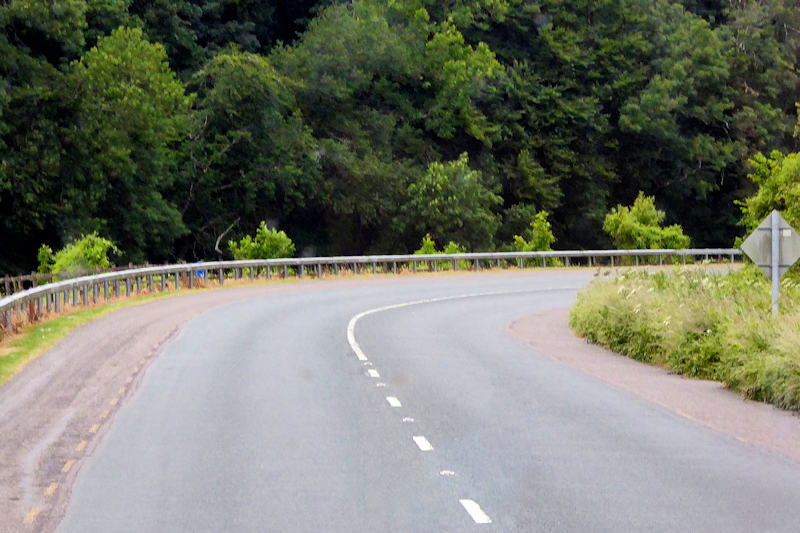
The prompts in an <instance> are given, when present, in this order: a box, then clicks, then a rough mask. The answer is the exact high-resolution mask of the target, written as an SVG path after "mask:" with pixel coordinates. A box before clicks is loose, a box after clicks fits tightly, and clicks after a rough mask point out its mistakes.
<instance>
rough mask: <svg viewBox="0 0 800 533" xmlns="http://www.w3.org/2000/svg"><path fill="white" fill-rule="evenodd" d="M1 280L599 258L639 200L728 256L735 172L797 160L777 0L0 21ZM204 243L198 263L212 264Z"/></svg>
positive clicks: (144, 10)
mask: <svg viewBox="0 0 800 533" xmlns="http://www.w3.org/2000/svg"><path fill="white" fill-rule="evenodd" d="M0 48H2V50H1V51H0V75H1V76H2V77H1V78H0V158H1V160H0V274H3V273H17V272H20V271H29V270H31V269H33V268H35V267H36V255H37V250H38V248H39V247H40V246H41V245H42V244H47V245H49V246H51V247H52V248H53V249H58V248H60V247H62V246H63V245H65V244H66V243H69V242H71V241H73V240H74V239H76V238H78V237H80V236H81V235H84V234H88V233H91V232H94V231H97V233H98V234H99V235H100V236H102V237H104V238H107V239H110V240H111V241H112V242H113V243H114V244H115V245H116V246H117V247H118V249H119V252H118V256H117V257H116V258H115V261H116V262H117V263H128V262H133V263H142V262H144V261H150V262H163V261H180V260H186V261H193V260H197V259H215V258H219V257H230V255H229V253H230V252H229V250H228V248H227V247H225V246H222V244H224V243H225V242H227V240H229V239H238V238H241V237H242V236H244V235H246V234H252V233H253V232H254V231H255V229H256V228H257V227H258V226H259V224H260V222H261V221H267V224H268V225H269V226H271V227H277V228H279V229H281V230H284V231H285V232H286V233H287V234H288V235H289V236H291V238H292V239H293V240H294V242H295V243H296V244H297V250H298V252H299V253H304V254H316V255H323V254H325V255H327V254H362V253H406V252H410V251H413V250H414V249H416V248H418V247H419V245H420V243H421V241H422V239H423V237H424V236H425V235H426V234H430V235H431V237H433V239H434V240H435V241H436V242H437V243H446V242H449V241H454V242H456V243H458V244H460V245H461V246H463V247H464V248H465V249H466V250H470V251H473V250H475V251H477V250H499V249H503V248H504V247H508V246H509V245H510V243H513V241H514V236H515V235H524V234H525V232H526V231H529V229H530V226H531V222H532V221H533V220H534V217H535V216H536V214H537V213H540V212H543V211H546V212H548V213H549V214H550V215H549V216H550V222H551V223H552V227H553V230H554V232H555V235H556V238H557V240H556V242H555V244H554V247H555V248H557V249H558V248H561V249H565V248H572V249H580V248H603V247H609V246H611V245H612V243H611V241H610V240H609V237H608V236H607V235H606V234H605V233H604V232H603V221H604V218H605V216H606V214H607V213H609V212H610V211H611V209H612V208H614V207H615V206H617V205H618V204H623V205H629V204H630V203H632V201H633V200H634V199H635V198H637V196H638V195H639V193H640V191H641V192H643V193H644V194H646V195H650V196H653V197H654V198H655V202H656V205H657V206H658V208H659V209H661V210H663V211H664V212H665V213H666V222H667V223H670V224H673V223H679V224H681V225H682V227H683V230H684V231H685V233H686V234H687V235H688V236H689V237H691V243H692V245H693V246H731V245H732V244H733V240H734V238H735V237H736V236H738V235H741V234H742V232H743V228H742V227H741V226H739V219H740V217H741V211H740V207H739V205H737V203H736V202H737V200H743V199H744V198H745V197H747V196H750V195H752V193H753V192H754V185H753V184H752V182H751V181H750V180H749V179H748V172H751V170H750V169H749V167H748V161H749V160H750V159H751V158H752V157H753V156H754V155H755V154H757V153H758V152H762V153H765V154H769V153H770V152H772V151H773V150H779V151H781V152H784V153H788V152H794V151H797V148H798V140H797V139H796V138H795V135H794V130H795V127H796V123H797V110H796V104H795V103H796V101H798V100H800V96H799V95H798V84H800V79H799V78H798V73H797V62H798V52H800V8H799V7H798V4H797V2H791V1H789V0H683V1H679V0H570V1H566V0H448V1H441V0H439V1H433V0H351V1H346V2H336V1H334V2H331V1H330V0H328V1H320V0H295V1H289V0H6V1H4V2H2V3H0ZM221 243H222V244H221Z"/></svg>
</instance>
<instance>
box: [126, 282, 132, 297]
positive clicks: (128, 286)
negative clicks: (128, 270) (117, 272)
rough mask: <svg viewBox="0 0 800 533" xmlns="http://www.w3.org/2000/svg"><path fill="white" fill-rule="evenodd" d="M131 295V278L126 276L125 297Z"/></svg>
mask: <svg viewBox="0 0 800 533" xmlns="http://www.w3.org/2000/svg"><path fill="white" fill-rule="evenodd" d="M130 297H131V278H125V298H130Z"/></svg>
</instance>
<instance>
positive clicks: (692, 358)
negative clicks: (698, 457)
mask: <svg viewBox="0 0 800 533" xmlns="http://www.w3.org/2000/svg"><path fill="white" fill-rule="evenodd" d="M770 294H771V293H770V284H769V281H768V280H767V279H766V278H765V277H764V276H763V275H762V274H761V273H760V272H759V271H758V270H757V269H756V268H755V267H752V266H750V267H745V268H742V269H741V270H738V271H735V272H730V273H729V274H727V275H714V274H709V273H707V272H702V271H697V270H681V271H676V272H674V273H665V272H658V273H655V274H648V273H646V272H629V273H627V274H623V275H621V276H619V277H617V278H613V279H602V280H596V281H595V282H593V283H592V284H590V285H589V287H587V288H586V289H584V290H583V291H582V292H581V293H580V294H579V295H578V303H577V304H576V306H575V307H574V308H573V310H572V313H571V315H570V325H571V326H572V328H573V330H574V331H575V333H576V334H578V335H580V336H582V337H585V338H586V339H588V340H589V341H591V342H593V343H595V344H598V345H600V346H604V347H606V348H609V349H610V350H612V351H614V352H616V353H619V354H622V355H626V356H629V357H632V358H634V359H637V360H639V361H643V362H647V363H652V364H656V365H659V366H662V367H664V368H666V369H668V370H670V371H673V372H675V373H679V374H683V375H686V376H690V377H696V378H703V379H713V380H717V381H720V382H722V383H723V384H724V385H725V386H726V387H728V388H729V389H731V390H734V391H737V392H739V393H741V394H742V395H743V396H744V397H746V398H750V399H753V400H759V401H764V402H767V403H771V404H774V405H776V406H778V407H781V408H783V409H787V410H792V411H800V284H798V283H797V282H796V281H793V280H792V279H784V281H782V282H781V314H780V315H779V316H778V317H775V318H773V317H772V315H771V296H770Z"/></svg>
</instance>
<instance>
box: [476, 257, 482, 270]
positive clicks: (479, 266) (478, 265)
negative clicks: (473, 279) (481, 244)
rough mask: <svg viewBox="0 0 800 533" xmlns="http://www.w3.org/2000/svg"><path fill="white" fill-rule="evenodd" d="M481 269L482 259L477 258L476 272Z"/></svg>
mask: <svg viewBox="0 0 800 533" xmlns="http://www.w3.org/2000/svg"><path fill="white" fill-rule="evenodd" d="M480 271H481V260H480V259H476V260H475V272H480Z"/></svg>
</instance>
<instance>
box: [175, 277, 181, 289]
mask: <svg viewBox="0 0 800 533" xmlns="http://www.w3.org/2000/svg"><path fill="white" fill-rule="evenodd" d="M180 284H181V273H180V272H175V290H176V291H177V290H178V289H179V288H180Z"/></svg>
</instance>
